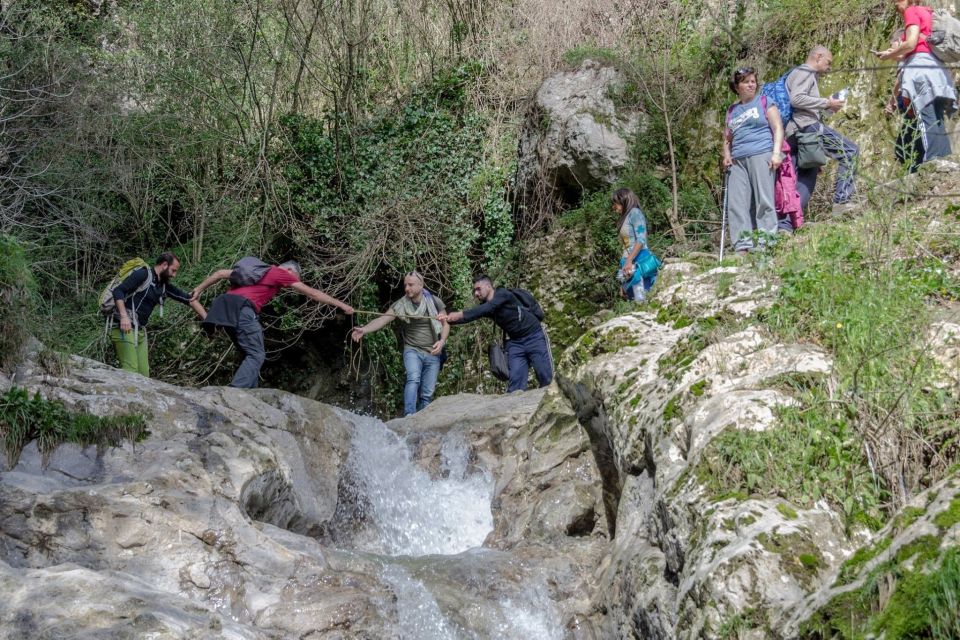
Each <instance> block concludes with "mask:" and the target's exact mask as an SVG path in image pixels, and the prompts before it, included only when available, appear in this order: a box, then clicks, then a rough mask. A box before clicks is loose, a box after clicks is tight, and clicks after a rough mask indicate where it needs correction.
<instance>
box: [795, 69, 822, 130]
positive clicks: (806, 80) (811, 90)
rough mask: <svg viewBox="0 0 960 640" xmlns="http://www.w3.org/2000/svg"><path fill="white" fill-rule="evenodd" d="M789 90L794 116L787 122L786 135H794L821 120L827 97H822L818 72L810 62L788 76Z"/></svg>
mask: <svg viewBox="0 0 960 640" xmlns="http://www.w3.org/2000/svg"><path fill="white" fill-rule="evenodd" d="M787 92H788V93H789V94H790V104H791V105H792V106H793V118H792V119H791V120H790V122H788V123H786V124H787V127H786V135H787V136H792V135H793V134H794V133H796V131H797V129H802V128H803V127H807V126H810V125H811V124H817V123H818V122H820V111H821V109H824V108H826V106H827V99H826V98H821V97H820V87H819V86H818V85H817V72H816V71H814V69H813V67H811V66H810V65H808V64H802V65H800V66H799V67H797V68H796V69H794V70H793V71H791V72H790V75H789V76H787Z"/></svg>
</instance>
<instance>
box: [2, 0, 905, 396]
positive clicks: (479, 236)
mask: <svg viewBox="0 0 960 640" xmlns="http://www.w3.org/2000/svg"><path fill="white" fill-rule="evenodd" d="M884 7H885V5H884V3H882V2H880V1H879V0H850V1H849V2H844V3H840V4H837V3H827V2H820V1H817V2H812V3H811V2H801V1H799V0H777V1H776V2H768V3H763V4H761V5H753V4H750V3H737V5H736V7H735V9H734V10H733V11H729V12H728V11H721V10H720V9H718V8H716V7H712V6H710V5H700V4H697V3H671V4H669V5H662V4H661V3H655V2H651V3H650V4H649V6H645V5H644V4H643V3H617V2H613V1H612V0H609V1H601V2H589V3H588V2H581V1H578V0H567V1H566V2H564V3H562V4H561V5H556V4H555V3H552V2H548V1H547V0H522V1H520V2H511V3H507V2H492V3H478V2H475V1H474V0H449V1H444V2H439V1H436V2H434V1H432V0H431V1H428V2H413V1H412V0H411V1H406V0H404V1H401V2H389V3H388V2H384V1H383V0H347V1H344V2H336V3H328V2H311V1H307V0H248V1H246V2H242V3H236V2H233V1H232V0H173V1H164V2H161V1H160V0H142V1H139V2H129V1H124V0H117V1H115V2H97V1H92V0H90V1H80V0H17V1H15V2H10V3H5V4H4V7H3V9H2V10H0V27H2V28H0V55H2V56H3V59H5V60H7V61H8V68H9V69H11V70H12V71H11V73H10V74H9V75H8V76H7V77H6V79H5V81H4V83H3V84H2V86H0V94H2V99H3V101H4V107H3V112H2V115H0V118H2V122H3V126H4V136H3V137H2V138H0V146H2V149H0V211H2V215H0V232H4V233H7V234H9V235H11V236H12V237H15V238H16V239H17V240H18V242H19V244H18V246H20V247H22V248H23V250H24V251H25V254H24V255H25V260H26V262H27V263H28V264H30V265H31V269H32V278H33V281H34V282H35V283H36V287H35V289H36V292H37V295H36V297H35V298H34V299H35V300H36V301H37V302H38V303H40V302H42V303H41V304H38V305H37V306H36V308H35V312H34V313H33V314H32V316H31V317H34V318H36V320H37V322H35V323H34V324H33V326H32V327H30V330H31V331H33V332H34V333H36V334H38V335H39V336H40V337H41V338H42V339H43V340H44V341H45V342H47V343H49V344H50V345H52V346H54V347H55V348H58V349H63V350H66V351H70V352H74V353H82V354H84V355H91V356H94V357H97V358H101V359H105V360H107V361H110V360H111V359H112V357H113V356H112V353H111V350H110V349H109V348H108V346H109V345H108V344H107V342H106V341H105V340H104V339H103V338H102V333H103V332H102V325H101V322H100V320H99V318H98V316H97V315H96V311H95V307H94V306H93V304H92V300H93V299H94V296H95V293H96V292H97V290H98V288H99V287H101V286H103V284H104V283H105V282H106V281H107V280H108V279H109V277H110V276H111V275H112V273H113V271H114V270H115V269H116V268H117V266H118V265H119V264H121V263H122V262H123V261H124V260H126V259H127V258H129V257H130V256H133V255H139V256H142V257H145V258H147V259H149V258H151V257H152V256H153V255H154V254H156V253H158V252H159V251H160V250H161V249H172V250H174V251H176V252H177V253H178V254H179V255H180V256H181V257H182V258H183V268H182V270H181V274H180V275H179V276H178V284H181V285H182V286H184V287H186V288H189V287H191V286H192V285H193V284H195V283H196V282H197V281H198V280H199V279H200V278H202V277H203V276H204V275H206V274H207V273H209V272H210V271H211V270H213V269H215V268H221V267H223V266H225V265H229V264H231V263H232V261H233V260H234V259H236V258H237V257H239V256H241V255H243V254H246V253H256V254H260V255H262V256H264V257H266V258H268V259H272V260H278V261H279V260H283V259H287V258H291V257H292V258H296V259H298V260H300V261H301V263H303V264H304V266H305V268H306V280H307V281H308V282H311V283H316V284H318V285H319V286H320V287H322V288H324V289H325V290H327V291H328V292H330V293H331V294H333V295H336V296H340V297H344V298H348V299H349V300H350V301H351V303H353V304H354V305H355V306H357V307H358V308H362V309H364V310H368V311H373V310H379V309H383V308H385V306H386V305H387V303H388V302H389V301H390V300H391V299H394V298H396V297H398V296H399V295H400V293H401V290H400V287H399V276H400V274H401V273H403V272H404V271H405V270H407V269H409V268H412V267H417V268H418V269H419V270H420V271H422V272H424V273H425V274H426V276H427V281H428V282H427V284H428V286H429V287H430V288H432V289H434V290H435V291H436V292H437V293H438V294H439V295H440V296H441V297H442V298H443V299H444V300H446V301H447V302H449V303H451V305H453V306H461V305H463V304H466V303H468V302H469V282H468V280H469V277H470V275H471V274H472V273H475V272H479V271H486V272H489V273H491V274H492V275H493V276H494V277H495V278H497V279H499V280H501V281H504V282H509V283H513V284H524V285H530V284H531V282H533V281H534V280H536V278H537V277H538V275H537V273H536V269H537V268H538V267H539V266H540V264H541V263H542V260H538V259H531V257H530V251H529V247H530V241H531V240H536V239H537V238H539V237H541V236H542V235H543V234H544V233H545V232H547V231H549V229H551V228H552V227H553V226H554V224H555V222H556V220H557V219H558V217H561V216H562V223H563V224H564V225H565V226H566V227H567V228H570V229H573V230H576V231H577V232H578V233H579V232H584V233H586V234H587V236H588V238H589V239H590V242H591V247H589V248H587V247H584V249H585V251H584V253H590V254H591V260H590V264H589V267H590V270H591V271H592V273H593V275H591V276H590V277H589V278H588V284H589V286H586V287H583V289H582V290H583V291H584V294H583V299H580V300H577V305H578V306H577V309H578V311H577V314H575V315H576V316H577V317H576V318H570V317H554V318H551V319H550V320H551V322H553V323H554V324H555V325H557V331H556V335H557V337H558V338H559V339H558V340H556V341H555V345H554V346H555V349H561V348H563V347H564V346H566V345H567V344H569V343H570V342H571V341H572V340H573V339H575V338H576V336H577V335H578V333H579V332H580V331H582V329H583V326H582V325H583V319H584V318H586V317H588V316H590V315H591V314H592V313H594V312H595V311H597V310H599V309H601V308H603V307H604V306H606V301H607V300H609V297H610V295H611V293H612V290H611V287H610V286H609V278H607V277H606V276H602V277H601V275H600V274H601V272H602V273H606V271H607V270H608V269H609V267H608V266H607V265H608V264H609V261H610V259H611V258H612V255H613V253H614V244H613V234H612V230H611V229H610V227H609V225H608V224H607V221H606V220H607V212H608V206H607V200H606V194H605V193H584V194H582V200H580V201H572V202H566V203H560V206H559V207H557V206H556V203H553V204H551V205H550V206H549V207H548V208H547V210H546V211H543V210H540V209H541V208H542V207H540V204H538V203H531V204H530V205H529V207H528V206H527V204H526V203H524V204H518V203H517V202H515V201H514V199H513V193H514V190H515V185H514V184H513V180H514V175H515V171H516V140H517V134H518V132H519V131H520V129H521V127H522V125H523V118H524V115H525V113H526V110H525V107H526V104H527V100H528V98H529V96H530V95H531V93H532V92H533V91H534V90H535V89H536V87H537V85H538V84H539V82H540V81H541V80H542V78H543V77H545V76H546V75H547V74H549V73H551V72H553V71H554V70H556V69H559V68H563V67H565V66H575V65H577V64H579V63H580V62H581V61H582V60H584V59H586V58H592V59H595V60H600V61H601V62H603V63H605V64H611V65H615V66H616V67H617V68H618V69H620V71H621V72H622V74H623V77H624V82H623V86H622V87H619V88H618V89H617V91H616V95H614V96H612V97H613V98H614V100H615V102H617V103H618V104H620V105H623V106H627V107H630V108H637V107H639V108H640V109H642V110H643V111H645V112H646V113H647V114H648V115H649V117H648V118H647V125H646V126H645V128H644V130H643V132H642V134H641V135H639V136H638V137H637V139H636V140H634V141H633V145H632V153H631V165H630V166H629V167H628V168H627V170H626V171H625V173H624V176H623V182H624V184H626V185H628V186H631V187H633V188H634V189H635V190H636V191H637V192H638V193H640V194H641V197H642V199H643V205H644V207H645V210H646V212H647V214H648V217H649V219H650V223H651V227H652V228H653V230H654V232H655V235H654V238H653V240H652V242H653V245H654V247H655V248H656V249H658V250H659V251H661V253H663V252H667V253H669V252H670V251H674V252H680V251H682V250H686V249H691V248H698V247H707V246H710V243H711V242H712V241H713V235H714V234H715V232H716V228H717V224H716V223H717V220H718V214H719V212H718V202H719V200H720V190H721V189H720V180H719V177H718V174H717V170H716V157H717V148H718V147H717V145H718V140H719V137H718V135H717V131H716V125H715V123H714V122H711V119H710V118H709V117H707V118H705V115H709V114H715V113H716V114H718V113H720V112H722V110H723V108H724V105H725V103H726V102H727V101H728V99H729V94H728V93H727V89H726V87H725V81H724V77H725V75H726V73H727V72H728V70H729V69H730V68H731V67H732V66H734V65H738V64H742V63H744V62H746V63H752V64H755V65H756V66H757V67H758V68H759V69H760V72H761V75H762V76H764V75H767V76H772V75H774V74H775V73H779V72H781V71H782V70H784V69H786V68H787V67H788V66H790V65H792V64H795V63H796V62H797V61H798V60H799V59H800V58H802V55H803V52H804V51H805V50H806V48H807V47H808V46H809V45H810V44H811V43H812V41H814V40H816V41H824V42H826V43H828V44H831V45H835V46H836V48H837V52H838V55H837V61H838V66H839V65H840V64H843V63H844V62H846V64H847V65H848V66H851V64H856V63H857V62H859V60H860V59H861V56H862V55H863V54H865V52H866V48H868V47H869V46H871V45H872V44H875V42H874V40H876V37H878V36H879V34H881V33H882V32H883V31H884V30H885V29H887V28H888V26H889V24H890V20H891V16H890V14H889V12H888V11H885V10H884ZM840 15H842V16H844V19H843V20H834V19H832V18H831V16H834V17H835V16H840ZM640 16H643V19H642V20H640V19H638V18H639V17H640ZM850 34H857V37H856V38H853V39H851V38H850V37H848V36H849V35H850ZM858 43H859V44H858ZM856 47H859V50H856ZM847 80H848V78H845V77H841V76H838V77H836V78H830V79H828V80H826V81H825V90H830V89H832V88H834V85H837V86H839V85H840V84H842V83H844V82H846V81H847ZM887 82H888V79H887V78H886V77H883V78H881V79H880V80H879V81H878V82H876V83H872V84H871V83H868V86H867V87H866V93H867V96H868V98H869V97H870V96H871V95H875V94H879V93H881V92H882V91H884V90H886V83H887ZM863 120H864V118H862V117H855V116H854V115H851V116H850V123H851V126H857V125H856V123H859V122H862V121H863ZM871 126H872V125H871ZM825 181H827V179H825ZM538 207H539V208H538ZM534 209H536V210H534ZM565 210H566V211H565ZM678 240H681V241H683V242H681V244H679V245H677V248H675V249H671V248H670V245H671V244H673V243H675V242H677V241H678ZM575 267H579V265H576V266H575ZM24 281H26V280H24ZM169 307H170V311H172V313H169V314H168V316H167V318H166V319H165V320H164V321H159V320H158V319H155V320H154V330H153V337H152V341H151V349H152V354H151V358H152V361H153V367H152V368H153V370H154V371H155V372H156V375H158V376H159V377H161V378H164V379H168V380H171V381H177V382H182V383H187V384H200V383H208V382H223V381H225V380H226V379H227V377H229V375H230V371H231V369H232V367H233V362H232V354H231V351H230V349H229V345H228V343H226V342H225V341H222V340H219V341H212V342H211V341H207V340H206V339H204V338H202V337H201V335H200V332H198V331H197V329H196V326H195V325H194V324H193V323H191V322H184V320H186V319H187V318H189V317H190V314H189V312H188V311H187V310H186V309H183V308H177V305H169ZM567 315H568V316H569V315H570V314H567ZM264 319H265V321H266V324H267V326H268V331H267V338H268V351H269V361H268V364H267V367H266V368H265V369H264V375H265V376H266V377H267V383H268V384H271V385H274V386H280V387H283V388H288V389H291V390H296V391H298V392H301V393H307V394H310V395H314V396H319V395H322V396H323V397H324V398H327V399H329V400H336V401H340V402H356V403H358V404H359V406H365V407H367V408H369V409H371V410H376V411H379V412H381V413H387V414H389V413H391V412H392V411H393V409H394V408H395V407H396V402H397V400H398V395H399V394H398V391H399V389H398V387H399V385H398V384H397V382H398V381H399V379H400V378H399V376H400V375H401V373H402V367H401V364H400V360H399V356H398V354H397V352H396V348H395V343H396V338H395V337H394V336H393V335H392V334H391V333H390V332H381V333H380V334H376V335H374V336H371V337H369V338H368V339H366V340H365V341H364V344H363V348H362V351H360V350H358V348H357V347H355V346H354V345H352V344H350V343H349V342H348V341H347V340H346V337H345V336H346V335H347V333H348V331H349V325H350V323H351V321H350V320H349V319H346V318H343V317H342V316H341V317H334V316H333V315H332V313H331V311H330V310H329V309H324V308H318V307H316V305H313V304H304V303H303V300H301V299H297V298H295V297H291V296H287V297H284V298H282V299H281V300H280V301H278V302H277V303H275V304H273V305H271V306H270V307H269V308H268V310H267V312H266V313H265V316H264ZM366 319H369V316H360V317H358V318H357V319H356V320H355V321H360V322H362V321H365V320H366ZM18 326H24V325H22V324H21V325H18ZM485 332H486V333H489V332H488V329H487V328H485V327H481V326H474V327H470V328H468V329H458V330H457V331H455V332H454V338H453V340H452V344H451V351H452V356H453V357H452V358H451V361H450V362H451V365H450V367H449V369H448V370H447V371H446V372H445V375H444V376H443V377H442V385H443V387H442V391H449V390H453V389H467V388H478V387H484V386H487V387H490V386H494V383H493V382H492V381H490V380H489V379H488V378H484V377H483V376H482V375H480V373H479V371H481V369H482V367H481V366H480V364H481V359H482V354H483V342H484V336H485V335H486V334H485Z"/></svg>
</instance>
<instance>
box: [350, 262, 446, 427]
mask: <svg viewBox="0 0 960 640" xmlns="http://www.w3.org/2000/svg"><path fill="white" fill-rule="evenodd" d="M423 284H424V283H423V276H421V275H420V274H419V273H417V272H416V271H411V272H410V273H408V274H407V275H405V276H404V277H403V291H404V293H405V294H406V295H404V297H402V298H400V299H399V300H397V301H396V302H395V303H393V306H391V307H390V311H389V312H387V313H384V314H383V315H381V316H378V317H376V318H374V319H373V320H371V321H370V322H368V323H367V324H365V325H363V326H362V327H357V328H356V329H354V330H353V340H354V342H360V341H361V340H362V339H363V336H365V335H366V334H368V333H373V332H374V331H377V330H379V329H382V328H383V327H385V326H387V325H388V324H389V323H390V322H392V321H393V319H394V318H397V319H398V320H400V321H401V322H402V323H403V329H402V333H403V367H404V369H406V371H407V382H406V384H405V385H404V387H403V415H405V416H409V415H411V414H413V413H416V412H417V411H420V410H421V409H423V408H424V407H426V406H427V405H428V404H430V401H431V400H433V392H434V390H435V389H436V387H437V376H438V375H439V374H440V365H441V364H442V362H441V356H440V354H441V352H442V351H443V346H444V345H445V344H446V343H447V336H449V335H450V325H449V324H447V323H446V322H441V321H440V320H439V319H438V318H437V315H438V314H439V313H441V312H443V311H446V306H445V305H444V304H443V301H442V300H440V298H437V297H436V296H434V295H433V294H431V293H430V292H429V291H427V290H426V289H424V286H423Z"/></svg>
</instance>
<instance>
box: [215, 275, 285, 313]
mask: <svg viewBox="0 0 960 640" xmlns="http://www.w3.org/2000/svg"><path fill="white" fill-rule="evenodd" d="M297 282H300V279H299V278H297V276H295V275H293V274H292V273H290V272H289V271H287V270H286V269H281V268H280V267H270V271H267V275H265V276H263V277H262V278H260V282H258V283H257V284H251V285H249V286H246V287H236V288H234V289H230V291H227V293H232V294H233V295H235V296H243V297H244V298H246V299H247V300H249V301H250V302H252V303H253V306H254V307H256V309H257V313H260V309H262V308H263V305H265V304H267V303H268V302H270V301H271V300H273V297H274V296H275V295H277V294H278V293H280V289H283V288H284V287H289V286H290V285H292V284H296V283H297Z"/></svg>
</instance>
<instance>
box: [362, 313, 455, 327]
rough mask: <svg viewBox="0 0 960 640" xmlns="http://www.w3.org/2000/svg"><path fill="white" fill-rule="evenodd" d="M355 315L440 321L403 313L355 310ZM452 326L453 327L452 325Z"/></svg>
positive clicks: (431, 317) (433, 317)
mask: <svg viewBox="0 0 960 640" xmlns="http://www.w3.org/2000/svg"><path fill="white" fill-rule="evenodd" d="M353 313H354V315H356V314H358V313H362V314H365V315H370V316H390V317H393V318H409V319H411V320H438V319H439V316H429V315H428V316H411V315H406V314H403V313H392V312H388V311H383V312H381V311H364V310H363V309H354V310H353ZM451 326H452V325H451Z"/></svg>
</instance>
